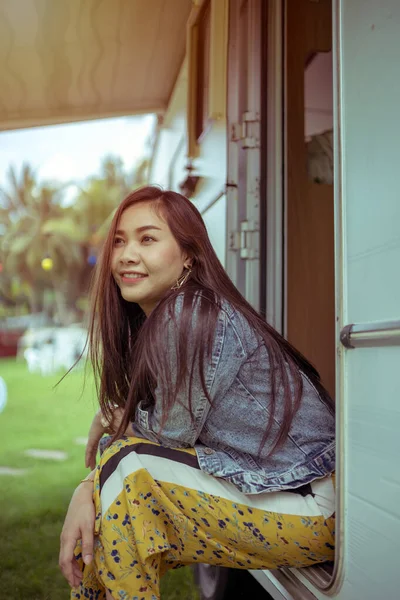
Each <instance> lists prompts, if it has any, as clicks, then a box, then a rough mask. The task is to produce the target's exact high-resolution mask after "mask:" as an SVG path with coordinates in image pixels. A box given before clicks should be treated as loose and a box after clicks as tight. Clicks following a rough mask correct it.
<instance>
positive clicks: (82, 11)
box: [0, 0, 192, 130]
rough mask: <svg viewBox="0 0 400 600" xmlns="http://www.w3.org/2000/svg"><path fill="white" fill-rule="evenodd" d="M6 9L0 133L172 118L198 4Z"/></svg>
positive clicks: (145, 1) (152, 0)
mask: <svg viewBox="0 0 400 600" xmlns="http://www.w3.org/2000/svg"><path fill="white" fill-rule="evenodd" d="M172 6H173V8H172ZM1 8H2V10H1V14H0V23H1V25H0V130H7V129H21V128H25V127H34V126H42V125H50V124H56V123H66V122H74V121H82V120H87V119H98V118H107V117H116V116H122V115H133V114H141V113H149V112H156V113H163V112H164V111H165V109H166V107H167V105H168V102H169V99H170V96H171V93H172V90H173V87H174V83H175V80H176V78H177V76H178V73H179V69H180V67H181V65H182V62H183V59H184V55H185V43H186V24H187V21H188V18H189V14H190V11H191V8H192V1H191V0H174V2H173V3H170V2H169V1H168V0H101V1H99V0H69V1H68V2H53V1H52V0H4V1H3V2H2V7H1Z"/></svg>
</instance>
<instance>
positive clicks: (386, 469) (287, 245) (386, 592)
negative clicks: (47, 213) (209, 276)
mask: <svg viewBox="0 0 400 600" xmlns="http://www.w3.org/2000/svg"><path fill="white" fill-rule="evenodd" d="M195 5H196V6H195V8H194V10H193V11H192V14H191V17H190V19H189V24H188V36H189V46H188V52H187V57H186V62H185V64H184V66H183V68H182V70H181V73H180V77H179V78H178V80H177V83H176V86H175V90H174V94H173V96H172V98H171V102H170V104H169V108H168V110H167V112H166V114H165V118H164V122H163V125H162V126H161V127H160V129H159V132H158V138H157V142H156V146H155V152H154V159H153V164H152V173H151V181H152V182H154V183H161V184H162V185H165V186H166V187H174V188H175V189H178V190H179V189H181V190H183V191H184V192H186V193H189V194H190V195H191V196H192V199H193V202H194V203H195V204H196V206H197V207H198V208H199V209H200V210H201V211H202V213H203V216H204V219H205V221H206V224H207V226H208V229H209V232H210V236H211V239H212V241H213V243H214V245H215V248H216V250H217V252H218V254H219V256H220V258H221V261H222V262H223V263H224V265H225V267H226V269H227V271H228V273H229V274H230V276H231V278H232V279H233V281H234V282H235V283H236V285H237V286H238V287H239V289H240V290H241V291H242V292H243V294H244V295H245V296H246V298H247V299H248V300H249V301H250V302H251V303H252V304H253V306H255V307H256V308H257V309H258V310H260V311H262V312H264V313H265V314H266V316H267V318H268V320H269V322H270V323H271V324H273V325H274V326H275V327H276V328H277V329H278V330H279V331H281V332H283V333H284V335H285V336H287V337H288V338H289V340H290V341H291V342H292V343H293V344H294V345H295V346H296V347H298V348H299V349H300V350H301V351H302V352H303V353H304V354H305V355H306V356H307V357H308V358H309V359H310V360H311V362H313V363H314V364H315V365H316V366H317V368H318V370H319V371H320V373H321V376H322V379H323V381H324V383H325V385H326V387H327V388H328V389H329V391H330V392H331V393H332V394H333V395H334V397H335V398H336V404H337V457H338V460H337V513H336V514H337V531H336V539H337V547H336V558H335V563H334V564H332V565H323V566H318V567H311V568H308V569H303V570H296V569H282V570H279V571H272V572H253V573H252V574H253V575H254V577H255V578H256V579H257V581H258V582H259V583H260V584H261V586H262V587H263V588H264V590H265V591H264V592H263V590H262V588H260V589H259V591H258V593H257V595H256V596H255V595H254V592H251V593H250V592H249V591H248V592H247V594H246V591H245V592H244V595H243V598H255V597H257V598H263V597H265V598H268V597H270V598H273V599H274V600H283V599H285V600H298V599H302V600H313V599H322V598H327V597H331V598H336V599H337V600H377V599H378V598H382V599H385V600H395V599H396V598H400V465H399V459H400V377H399V375H398V372H399V370H400V348H399V345H400V277H399V276H398V275H397V273H398V270H399V268H400V182H399V166H398V163H397V161H398V160H399V159H400V150H399V143H398V140H399V139H400V136H399V135H398V134H399V133H400V118H399V116H398V111H399V107H400V67H399V64H400V63H399V59H400V2H399V1H398V0H380V1H379V2H378V1H377V0H375V1H373V0H333V1H332V2H331V1H330V0H286V1H285V0H230V1H226V2H225V1H223V0H214V1H213V0H211V1H210V2H206V1H204V2H201V1H199V2H195ZM225 48H226V49H227V52H226V57H227V60H226V61H225V63H224V61H223V56H224V49H225ZM187 99H188V100H187ZM225 99H226V100H227V102H226V105H225ZM225 106H226V107H227V110H226V112H225ZM187 157H189V159H190V160H188V158H187ZM232 578H234V581H235V588H234V589H235V590H236V594H235V592H234V591H233V589H232V585H230V582H232V581H233V579H232ZM197 579H198V581H199V583H200V587H201V590H202V597H203V599H204V600H222V599H224V600H225V599H226V600H228V599H230V598H234V597H238V596H237V591H238V589H239V587H240V575H238V573H237V572H233V573H232V574H230V573H227V572H226V571H223V570H220V569H218V568H213V567H208V566H203V565H199V566H198V568H197ZM237 586H238V587H237ZM268 594H269V596H268Z"/></svg>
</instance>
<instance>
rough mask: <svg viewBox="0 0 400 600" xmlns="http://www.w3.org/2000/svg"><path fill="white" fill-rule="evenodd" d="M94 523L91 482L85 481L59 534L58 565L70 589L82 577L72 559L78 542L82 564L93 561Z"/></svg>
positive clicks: (76, 491) (76, 493)
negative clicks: (79, 543)
mask: <svg viewBox="0 0 400 600" xmlns="http://www.w3.org/2000/svg"><path fill="white" fill-rule="evenodd" d="M90 477H92V475H90ZM94 521H95V510H94V504H93V482H92V483H91V482H90V481H85V482H84V483H81V484H80V485H79V486H78V487H77V488H76V490H75V492H74V494H73V496H72V498H71V502H70V504H69V507H68V512H67V516H66V517H65V521H64V526H63V529H62V532H61V545H60V558H59V565H60V569H61V571H62V574H63V575H64V577H65V579H66V580H67V581H68V583H69V585H70V586H71V587H78V586H79V585H80V582H81V581H82V577H83V573H82V571H81V570H80V568H79V565H78V562H77V560H76V559H75V557H74V550H75V546H76V543H77V541H78V540H80V539H82V557H83V562H84V563H85V564H87V565H88V564H89V563H90V562H91V561H92V560H93V542H94V533H93V532H94Z"/></svg>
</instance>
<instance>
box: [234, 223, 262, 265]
mask: <svg viewBox="0 0 400 600" xmlns="http://www.w3.org/2000/svg"><path fill="white" fill-rule="evenodd" d="M259 232H260V228H259V224H258V222H257V221H242V222H241V223H240V231H231V232H230V235H229V250H234V251H239V252H240V258H243V259H245V260H254V259H256V258H259Z"/></svg>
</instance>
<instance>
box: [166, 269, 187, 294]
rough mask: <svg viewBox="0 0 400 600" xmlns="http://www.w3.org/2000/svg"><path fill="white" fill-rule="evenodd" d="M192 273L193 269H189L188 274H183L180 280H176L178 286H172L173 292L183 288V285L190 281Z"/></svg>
mask: <svg viewBox="0 0 400 600" xmlns="http://www.w3.org/2000/svg"><path fill="white" fill-rule="evenodd" d="M191 272H192V269H191V268H190V267H188V269H187V273H183V274H182V275H181V276H180V277H179V279H177V280H176V284H175V285H174V286H172V288H171V290H180V289H181V287H182V286H183V284H184V283H185V282H186V281H187V280H188V278H189V275H190V273H191Z"/></svg>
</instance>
